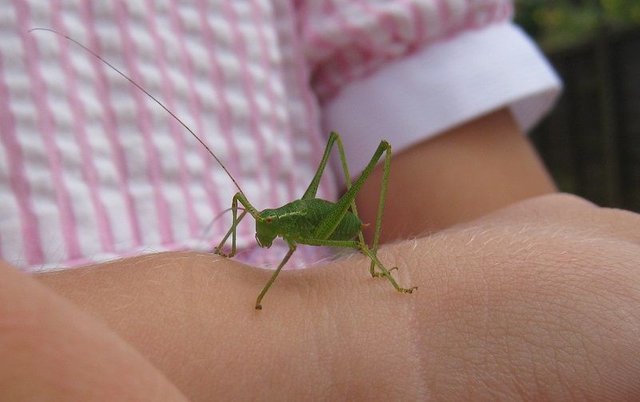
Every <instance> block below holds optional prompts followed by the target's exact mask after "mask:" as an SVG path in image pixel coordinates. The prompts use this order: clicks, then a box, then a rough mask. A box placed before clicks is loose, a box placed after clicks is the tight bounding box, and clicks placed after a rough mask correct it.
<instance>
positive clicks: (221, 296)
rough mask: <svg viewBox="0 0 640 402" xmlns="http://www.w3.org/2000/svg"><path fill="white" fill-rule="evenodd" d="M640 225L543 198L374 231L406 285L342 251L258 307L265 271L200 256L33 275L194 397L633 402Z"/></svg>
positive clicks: (572, 201) (639, 387)
mask: <svg viewBox="0 0 640 402" xmlns="http://www.w3.org/2000/svg"><path fill="white" fill-rule="evenodd" d="M639 228H640V217H639V216H638V215H636V214H633V213H630V212H625V211H619V210H608V209H602V208H598V207H595V206H593V205H591V204H589V203H587V202H585V201H583V200H580V199H578V198H576V197H571V196H564V195H553V196H546V197H541V198H537V199H532V200H529V201H525V202H523V203H520V204H517V205H514V206H512V207H509V208H506V209H503V210H500V211H498V212H496V213H494V214H492V215H489V216H486V217H484V218H481V219H480V220H477V221H474V222H471V223H468V224H465V225H461V226H457V227H454V228H451V229H448V230H446V231H444V232H440V233H437V234H435V235H432V236H428V237H424V238H420V239H416V240H411V241H405V242H402V243H398V244H395V245H392V246H387V247H384V248H383V249H382V250H381V251H380V257H381V258H382V259H383V260H384V261H386V262H387V263H388V265H389V266H393V265H397V266H399V267H400V270H399V272H397V276H398V277H399V278H398V279H399V282H400V283H401V284H403V285H407V286H409V285H417V286H419V289H418V291H417V292H414V294H412V295H402V294H397V293H395V292H394V291H393V290H392V289H391V287H390V286H389V284H388V283H386V281H385V280H384V279H372V278H370V277H367V270H368V263H367V262H366V260H365V259H364V258H361V257H360V256H354V257H353V258H348V259H342V260H339V261H336V262H333V263H330V264H327V265H325V266H323V267H318V268H311V269H307V270H302V271H293V272H283V273H282V274H281V276H280V277H279V278H278V281H277V282H276V284H275V285H274V287H273V288H272V290H271V291H270V293H269V294H268V295H267V297H266V298H265V303H264V307H265V309H264V310H263V311H260V312H258V311H254V310H253V301H254V298H255V296H256V294H257V292H258V291H259V289H260V288H261V287H262V285H263V284H264V281H266V279H267V277H268V276H269V274H270V273H269V272H266V271H263V270H258V269H253V268H250V267H246V266H243V265H241V264H238V263H235V262H233V261H229V260H226V259H218V258H215V257H211V256H209V255H197V254H191V253H182V254H159V255H155V256H146V257H140V258H137V259H132V260H123V261H120V262H118V263H115V264H110V265H109V266H108V267H103V269H89V270H84V272H83V271H82V270H80V271H67V272H62V273H59V274H50V275H46V276H42V277H41V278H40V279H41V280H42V281H43V282H45V283H46V284H47V285H48V286H50V287H52V288H53V289H55V290H56V291H58V292H59V293H60V294H63V295H66V296H67V297H68V298H70V299H71V300H73V301H74V302H75V303H76V304H78V305H80V306H82V307H83V308H84V309H85V310H86V311H89V312H91V313H92V314H94V315H97V316H99V317H101V318H102V319H104V320H105V321H106V322H107V323H108V324H109V325H110V326H111V327H112V328H113V329H115V330H116V331H117V332H118V333H120V335H121V336H122V337H123V338H124V339H126V340H127V341H128V342H129V343H130V344H132V345H133V346H134V347H136V348H137V349H138V350H139V351H140V352H141V353H142V354H143V355H145V356H146V357H147V358H148V359H149V360H150V361H151V362H152V363H154V364H155V365H156V367H158V368H160V369H161V371H163V372H164V373H165V374H166V375H167V376H168V377H169V378H170V379H171V380H172V381H173V382H174V383H175V384H176V385H177V386H178V387H179V388H180V389H181V390H182V391H183V392H184V393H185V394H187V395H188V396H190V397H191V398H193V399H194V400H210V399H211V398H212V397H216V398H219V399H226V398H243V397H246V398H250V397H254V398H256V397H263V398H267V399H269V398H271V399H278V398H289V399H304V398H306V399H310V398H316V399H320V398H325V399H331V398H341V399H344V398H350V399H354V398H355V399H366V400H388V399H394V400H402V399H410V400H416V399H426V398H428V397H431V398H433V399H435V400H461V399H472V400H487V399H489V400H496V399H503V400H513V399H531V400H539V399H551V400H566V399H593V400H637V399H638V398H639V397H640V381H639V380H638V378H640V337H639V336H638V334H639V333H640V270H638V265H639V264H638V262H639V261H640V229H639ZM394 274H396V272H395V271H394ZM74 275H75V276H74Z"/></svg>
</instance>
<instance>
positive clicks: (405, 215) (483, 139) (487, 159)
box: [357, 109, 556, 241]
mask: <svg viewBox="0 0 640 402" xmlns="http://www.w3.org/2000/svg"><path fill="white" fill-rule="evenodd" d="M381 178H382V169H381V167H378V168H377V170H376V171H375V172H374V174H372V176H371V177H370V178H369V180H368V181H367V182H366V183H365V185H364V186H363V188H362V190H361V191H360V193H359V196H358V199H357V201H358V212H359V213H360V215H361V218H362V219H363V220H364V221H365V222H369V223H374V222H375V216H376V215H375V214H376V211H377V207H378V203H377V201H378V197H379V188H380V181H381ZM555 191H556V188H555V185H554V184H553V181H552V179H551V178H550V176H549V173H548V172H547V171H546V169H545V167H544V165H543V164H542V163H541V161H540V158H539V156H538V155H537V153H536V152H535V150H534V149H533V147H532V145H531V144H530V143H529V140H528V138H527V137H526V136H525V135H524V134H523V133H522V132H521V130H520V129H519V127H518V125H517V123H516V122H515V121H514V119H513V118H512V117H511V114H510V113H509V111H508V110H506V109H502V110H499V111H496V112H493V113H490V114H488V115H486V116H482V117H480V118H478V119H474V120H473V121H471V122H469V123H467V124H463V125H460V126H458V127H455V128H453V129H451V130H449V131H447V132H445V133H443V134H441V135H439V136H437V137H435V138H432V139H429V140H425V141H423V142H422V143H420V144H418V145H416V146H414V147H412V148H410V149H407V150H405V151H402V152H400V153H397V154H395V155H394V158H393V162H392V165H391V176H390V180H389V188H388V191H387V206H386V208H385V215H384V225H383V228H384V229H383V230H382V239H383V240H387V241H388V240H394V239H403V238H408V237H411V236H419V235H422V234H425V233H429V232H433V231H437V230H441V229H443V228H446V227H449V226H451V225H454V224H457V223H461V222H465V221H469V220H471V219H475V218H478V217H480V216H482V215H484V214H486V213H489V212H491V211H494V210H497V209H499V208H502V207H505V206H507V205H509V204H512V203H514V202H517V201H521V200H524V199H527V198H530V197H535V196H538V195H543V194H548V193H552V192H555ZM373 226H374V225H370V226H369V227H368V230H369V231H371V230H372V229H373Z"/></svg>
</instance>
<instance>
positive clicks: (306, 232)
mask: <svg viewBox="0 0 640 402" xmlns="http://www.w3.org/2000/svg"><path fill="white" fill-rule="evenodd" d="M334 207H335V204H334V203H332V202H330V201H326V200H322V199H319V198H312V199H306V200H296V201H293V202H290V203H288V204H286V205H283V206H282V207H280V208H276V209H265V210H264V211H262V212H261V213H260V215H262V216H263V217H264V218H265V219H266V218H271V222H270V223H269V226H271V228H270V229H271V230H272V231H274V232H275V233H277V235H278V236H281V237H283V238H285V239H289V240H292V241H294V242H301V241H302V240H304V239H314V237H315V235H314V233H315V230H316V228H317V227H318V225H319V224H320V223H321V222H322V221H324V220H325V219H326V217H327V215H328V214H329V212H330V211H331V210H332V209H333V208H334ZM256 223H257V222H256ZM263 226H264V224H261V225H257V226H256V231H259V230H260V229H261V228H260V227H263ZM361 228H362V221H361V220H360V219H359V218H358V217H357V216H356V215H354V214H353V213H351V212H349V211H347V212H346V214H345V216H344V217H343V218H342V220H341V221H340V223H339V224H338V226H337V227H336V229H335V230H334V232H333V233H332V234H331V236H329V240H351V239H353V238H355V237H356V236H357V235H358V233H359V232H360V230H361Z"/></svg>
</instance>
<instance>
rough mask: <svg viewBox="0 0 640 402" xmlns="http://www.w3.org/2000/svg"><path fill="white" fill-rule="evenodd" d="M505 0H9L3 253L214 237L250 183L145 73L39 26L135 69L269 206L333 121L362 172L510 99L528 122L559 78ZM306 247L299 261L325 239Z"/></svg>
mask: <svg viewBox="0 0 640 402" xmlns="http://www.w3.org/2000/svg"><path fill="white" fill-rule="evenodd" d="M511 14H512V4H511V2H510V1H506V0H467V1H462V0H397V1H365V0H359V1H351V0H348V1H337V0H322V1H320V0H316V1H313V0H309V1H290V0H247V1H231V0H197V1H178V0H143V1H124V0H114V1H111V2H96V1H89V0H52V1H50V2H41V1H35V0H33V1H27V0H8V1H7V2H6V3H5V5H4V6H3V7H2V8H0V30H1V37H2V41H0V102H1V104H0V258H1V259H4V260H6V261H8V262H10V263H12V264H15V265H17V266H19V267H22V268H24V269H25V270H29V271H36V270H47V269H55V268H61V267H70V266H75V265H80V264H86V263H90V262H99V261H105V260H108V259H112V258H116V257H125V256H132V255H138V254H141V253H146V252H156V251H164V250H181V249H204V250H206V249H211V248H212V245H215V244H216V241H219V239H220V238H221V237H222V236H223V235H224V233H225V232H226V230H227V229H228V226H229V220H230V219H229V217H228V216H226V217H225V218H226V219H218V220H215V221H214V222H213V224H211V225H210V223H211V221H212V219H213V217H216V216H218V215H219V214H220V213H221V212H222V211H223V210H224V209H226V208H228V207H229V206H230V203H231V198H232V197H233V194H234V193H235V192H236V191H237V190H238V189H237V188H235V186H234V185H233V183H232V182H231V180H230V179H229V177H228V176H227V175H226V173H225V172H224V170H223V169H222V168H221V167H220V166H219V165H217V163H216V161H215V160H214V159H213V158H212V157H211V155H209V154H208V153H207V151H206V150H205V149H204V147H202V146H201V145H200V144H199V143H198V142H197V141H196V140H195V139H194V138H192V137H191V136H190V135H189V133H188V132H186V131H185V130H184V129H183V128H182V127H180V125H179V124H178V123H177V122H176V121H175V120H173V119H172V118H171V117H170V116H169V115H168V114H167V113H166V112H165V111H164V110H162V109H161V108H160V107H158V106H157V105H156V104H154V103H153V102H152V101H150V100H149V99H148V98H147V97H146V96H145V95H144V94H143V93H142V92H141V91H139V90H138V89H136V88H135V87H134V86H133V85H131V84H130V83H129V82H127V81H126V80H124V79H122V77H120V76H118V75H117V74H116V73H114V72H113V71H112V70H110V69H109V68H108V67H107V66H106V65H104V64H103V63H101V62H100V61H99V60H97V59H96V58H94V57H92V56H91V55H90V54H88V53H87V52H85V51H83V50H82V49H80V48H79V47H77V46H75V45H74V44H73V43H72V42H70V41H68V40H66V39H65V38H63V37H61V36H57V35H53V34H51V33H48V32H45V31H34V32H29V29H31V28H36V27H45V28H53V29H55V30H57V31H59V32H62V33H64V34H66V35H68V36H70V37H72V38H74V39H75V40H77V41H79V42H82V43H84V44H85V45H86V46H87V47H89V48H90V49H92V50H94V51H95V52H97V53H98V54H100V55H101V56H102V57H103V58H105V59H106V60H108V61H109V62H111V63H112V64H114V65H116V66H118V67H119V68H120V69H122V70H123V72H125V73H126V74H127V75H129V76H130V77H131V78H132V79H133V80H134V81H136V82H137V83H139V84H140V85H142V86H143V87H145V88H146V89H147V90H148V91H149V92H150V93H152V94H154V96H156V97H157V98H158V99H159V100H161V101H162V102H163V103H164V104H165V105H166V106H167V108H169V109H170V110H172V111H173V112H174V113H175V114H176V115H178V116H179V117H180V118H181V119H182V120H183V121H184V122H185V123H186V124H187V125H188V126H189V127H191V128H192V129H193V130H194V131H195V132H196V133H197V134H198V136H199V137H200V138H201V139H202V140H203V141H204V142H205V143H207V144H208V145H209V146H210V148H211V149H212V150H213V151H214V152H215V154H216V155H217V156H218V158H219V159H220V160H222V161H223V163H224V164H225V166H226V167H227V169H228V170H229V171H230V172H231V174H232V175H233V176H234V177H235V179H236V180H237V181H238V183H239V184H240V186H241V187H242V190H243V191H244V192H245V193H246V195H247V198H248V199H249V200H250V201H251V202H252V203H253V205H254V206H255V207H256V208H257V209H263V208H269V207H276V206H280V205H283V204H285V203H286V202H288V201H291V200H293V199H295V198H298V197H300V196H301V194H302V193H303V192H304V190H305V189H306V186H307V185H308V184H309V182H310V180H311V178H312V177H313V174H314V172H315V169H316V166H317V163H318V161H319V159H320V156H321V154H322V150H323V147H324V142H325V139H326V134H327V133H328V131H329V130H337V131H339V132H341V133H342V134H343V136H344V137H345V144H346V148H347V154H348V156H349V157H350V159H351V160H352V162H353V164H354V166H353V169H352V171H355V172H357V171H358V168H362V167H363V166H364V162H365V161H366V160H367V159H368V157H370V155H371V152H372V151H373V149H374V148H375V146H376V145H377V143H378V142H379V141H380V139H382V138H383V137H384V138H387V139H388V140H390V141H391V143H392V144H393V145H394V148H395V149H396V150H397V149H402V148H404V147H408V146H410V145H411V144H413V143H415V142H417V141H420V140H422V139H424V138H426V137H427V136H430V135H436V134H437V133H438V132H441V131H442V130H445V129H447V128H449V127H451V126H453V125H456V124H459V123H460V122H462V121H465V120H467V119H470V118H473V117H477V116H480V115H481V114H483V113H486V112H488V111H490V110H493V109H496V108H498V107H502V106H511V107H512V111H513V112H514V115H516V117H518V120H519V121H520V122H521V124H522V126H523V127H524V128H527V127H529V126H531V125H532V124H534V123H535V122H536V121H537V120H538V119H539V117H540V116H541V115H542V114H543V113H544V112H545V111H546V110H547V109H548V108H549V106H550V105H551V104H552V102H553V99H555V96H556V95H557V92H558V89H559V83H558V80H557V78H556V77H555V75H554V73H553V71H552V70H551V69H550V68H549V67H548V65H547V64H546V62H545V61H544V59H543V58H542V57H541V56H540V55H539V53H538V52H537V50H536V49H535V47H534V46H532V45H531V43H530V42H529V41H528V39H526V37H525V36H523V35H522V34H521V33H520V32H519V30H518V29H517V28H516V27H514V26H513V25H512V24H511V22H510V17H511ZM430 66H431V67H430ZM518 66H521V67H522V68H521V69H519V68H518ZM443 77H445V78H446V80H444V79H443ZM487 80H489V81H487ZM492 80H493V81H492ZM443 82H444V83H449V84H450V86H449V85H448V84H447V85H444V84H442V83H443ZM487 82H491V83H492V86H489V87H488V86H487ZM476 84H477V85H476ZM436 100H438V102H436ZM446 100H451V102H450V103H446ZM443 101H445V103H444V104H445V105H447V109H446V112H442V111H441V110H439V109H440V108H441V107H442V103H441V102H443ZM430 102H431V103H433V107H431V108H430V106H429V105H431V103H430ZM425 105H426V106H425ZM418 106H419V107H421V108H425V110H426V111H429V110H432V109H434V108H435V110H433V113H431V114H430V112H427V113H424V111H420V112H418V111H417V110H416V107H418ZM338 186H339V174H336V172H332V171H331V169H328V170H327V173H326V177H324V178H323V181H322V183H321V185H320V189H319V191H318V196H319V197H321V198H325V199H334V198H335V196H336V192H337V188H338ZM238 236H239V237H238V245H239V247H240V249H241V250H246V251H245V252H244V253H243V252H241V256H242V255H244V258H245V260H247V261H250V262H254V263H256V262H257V263H260V262H259V261H257V260H256V258H257V257H255V253H254V252H253V248H254V247H255V241H254V240H253V238H254V233H253V226H252V223H251V222H249V219H245V222H243V224H242V225H241V226H240V227H239V232H238ZM261 255H262V254H261ZM264 255H265V256H266V257H264V258H265V259H266V260H265V261H263V263H269V262H272V261H277V260H278V259H279V258H280V257H281V255H282V250H278V249H277V248H276V250H275V251H274V252H273V253H271V254H268V253H267V254H264ZM300 255H301V257H300V258H301V259H300V260H299V261H298V265H304V263H305V261H308V260H309V259H314V258H318V256H317V255H314V254H312V253H311V252H309V253H308V254H305V252H304V251H303V252H301V253H300ZM294 265H295V263H294Z"/></svg>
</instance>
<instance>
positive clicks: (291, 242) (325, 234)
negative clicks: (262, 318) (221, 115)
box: [30, 28, 417, 310]
mask: <svg viewBox="0 0 640 402" xmlns="http://www.w3.org/2000/svg"><path fill="white" fill-rule="evenodd" d="M32 31H48V32H53V33H55V34H56V35H60V36H63V37H64V38H66V39H68V40H69V41H71V42H73V43H74V44H76V45H78V46H80V47H81V48H82V49H84V50H85V51H87V52H88V53H89V54H91V55H92V56H94V57H96V58H97V59H98V60H100V61H102V62H103V63H105V64H106V65H107V66H108V67H110V68H111V69H112V70H114V71H115V72H116V73H118V74H119V75H120V76H122V77H123V78H125V79H126V80H127V81H129V82H130V83H131V84H132V85H134V86H135V87H136V88H138V89H139V90H140V91H142V92H143V93H144V94H145V95H147V96H148V97H149V98H150V99H151V100H153V101H154V102H155V103H156V104H158V105H159V106H160V107H161V108H162V109H164V110H165V111H166V112H167V113H169V115H170V116H171V117H173V118H174V119H175V120H176V121H177V122H178V123H179V124H180V125H181V126H182V127H184V128H185V129H186V130H187V131H188V132H189V133H190V134H191V135H192V136H193V137H194V138H195V139H196V140H197V141H198V142H199V143H200V144H201V145H202V146H204V147H205V149H206V150H207V151H208V152H209V154H211V156H213V158H214V159H215V160H216V162H217V163H218V164H219V165H220V166H221V167H222V169H223V170H224V171H225V173H226V174H227V175H228V176H229V178H230V179H231V181H232V182H233V184H234V185H235V186H236V188H237V189H238V192H237V193H236V194H235V195H234V196H233V199H232V201H231V212H232V215H233V219H232V224H231V228H230V229H229V231H228V232H227V233H226V234H225V236H224V237H223V238H222V240H221V241H220V243H219V244H218V246H217V247H215V249H214V252H215V253H216V254H218V255H221V256H223V257H233V256H234V255H235V254H236V229H237V226H238V224H239V223H240V221H242V219H243V218H244V217H245V216H246V215H247V214H249V215H251V216H252V217H253V219H254V220H255V222H256V241H257V243H258V245H259V246H260V247H264V248H269V247H271V245H272V243H273V240H274V239H275V238H276V237H281V238H282V239H284V241H285V242H286V243H287V244H288V246H289V250H288V252H287V253H286V255H285V256H284V258H283V259H282V261H281V262H280V264H279V265H278V267H277V268H276V270H275V271H274V272H273V274H272V275H271V277H270V278H269V280H268V281H267V283H266V284H265V285H264V287H263V288H262V290H261V291H260V293H259V294H258V297H257V299H256V304H255V308H256V310H261V309H262V299H263V298H264V296H265V295H266V293H267V292H268V291H269V289H270V288H271V286H272V285H273V283H274V281H275V280H276V278H277V277H278V275H279V274H280V271H281V270H282V268H283V267H284V266H285V265H286V263H287V261H289V259H290V258H291V256H292V255H293V253H294V252H295V251H296V247H297V245H298V244H304V245H310V246H329V247H342V248H351V249H356V250H359V251H360V252H361V253H363V254H364V255H366V256H367V257H368V258H369V259H370V260H371V265H370V268H369V271H370V273H371V275H372V276H373V277H384V278H387V280H388V281H389V282H390V283H391V285H393V287H394V288H395V289H396V290H397V291H398V292H400V293H412V292H413V290H415V289H417V287H410V288H403V287H401V286H400V285H399V284H398V283H397V281H396V280H395V278H394V277H393V276H392V275H391V271H392V270H394V269H397V267H394V268H391V269H387V268H386V267H385V266H384V264H383V263H382V262H381V261H380V260H379V259H378V255H377V251H378V243H379V238H380V231H381V227H382V214H383V211H384V204H385V199H386V192H387V183H388V181H389V170H390V167H391V145H389V143H388V142H387V141H384V140H383V141H381V142H380V144H379V145H378V148H377V149H376V151H375V152H374V154H373V156H372V157H371V160H370V161H369V163H368V164H367V166H366V167H365V168H364V170H363V171H362V173H361V174H360V176H359V177H358V179H357V180H356V181H354V182H353V183H352V182H351V176H350V174H349V168H348V166H347V159H346V156H345V152H344V147H343V144H342V140H341V139H340V136H339V135H338V134H337V133H335V132H332V133H331V134H330V136H329V140H328V141H327V146H326V148H325V150H324V154H323V156H322V159H321V161H320V164H319V166H318V168H317V170H316V172H315V175H314V177H313V179H312V180H311V183H310V184H309V187H308V188H307V190H306V191H305V193H304V194H303V196H302V198H300V199H299V200H295V201H292V202H290V203H288V204H286V205H284V206H282V207H279V208H274V209H265V210H262V211H258V210H257V209H256V208H254V207H253V205H252V204H251V203H250V202H249V200H248V199H247V197H246V196H245V194H244V192H243V191H242V189H241V188H240V185H239V184H238V183H237V182H236V180H235V179H234V178H233V176H232V175H231V173H230V172H229V170H228V169H227V168H226V167H225V165H224V164H223V163H222V161H221V160H220V159H219V158H218V157H217V156H216V155H215V154H214V153H213V151H212V150H211V148H209V146H207V144H206V143H205V142H204V141H202V140H201V139H200V137H198V136H197V135H196V134H195V132H194V131H193V130H191V129H190V128H189V127H188V126H187V125H186V124H185V123H184V122H183V121H182V120H181V119H180V118H179V117H178V116H176V115H175V114H174V113H173V112H172V111H171V110H169V109H168V108H167V107H166V106H165V105H164V104H163V103H162V102H160V101H159V100H158V99H156V98H155V97H154V96H153V95H151V94H150V93H149V92H148V91H147V90H146V89H145V88H143V87H142V86H141V85H139V84H138V83H136V82H135V81H133V79H131V78H130V77H128V76H127V75H125V74H124V73H123V72H122V71H120V70H119V69H118V68H116V67H115V66H114V65H112V64H111V63H109V62H108V61H107V60H105V59H103V58H102V57H101V56H100V55H98V54H97V53H95V52H94V51H92V50H91V49H89V48H88V47H86V46H85V45H83V44H82V43H80V42H78V41H76V40H75V39H73V38H71V37H69V36H67V35H64V34H61V33H59V32H57V31H55V30H53V29H49V28H34V29H31V30H30V32H32ZM334 145H337V148H338V153H339V156H340V161H341V165H342V170H343V173H344V179H345V184H346V187H347V191H346V192H345V193H344V194H343V195H342V196H341V197H340V199H339V200H338V201H337V202H331V201H326V200H323V199H319V198H316V192H317V190H318V186H319V184H320V179H321V178H322V174H323V173H324V169H325V168H326V166H327V163H328V161H329V157H330V154H331V150H332V149H333V147H334ZM383 154H384V162H383V175H382V185H381V190H380V198H379V201H378V211H377V215H376V223H375V231H374V238H373V244H372V247H369V246H368V245H367V244H366V242H365V240H364V236H363V233H362V228H363V226H364V225H363V223H362V221H361V220H360V218H359V217H358V212H357V208H356V204H355V198H356V195H357V194H358V192H359V191H360V189H361V187H362V185H363V184H364V182H365V181H366V180H367V179H368V177H369V175H370V174H371V173H372V172H373V170H374V168H375V167H376V165H377V163H378V161H379V160H380V158H381V157H382V155H383ZM238 204H240V205H241V207H239V206H238ZM238 209H243V211H242V213H241V214H240V215H238ZM229 237H231V250H230V252H229V253H225V252H224V251H223V247H224V245H225V243H226V242H227V240H228V239H229ZM376 268H377V269H376Z"/></svg>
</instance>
